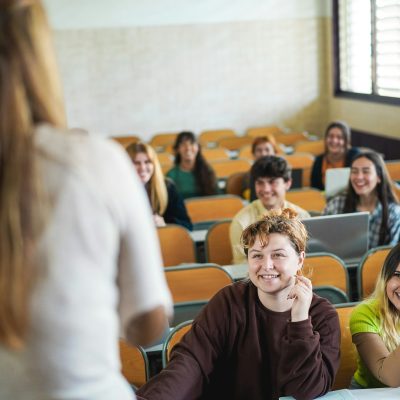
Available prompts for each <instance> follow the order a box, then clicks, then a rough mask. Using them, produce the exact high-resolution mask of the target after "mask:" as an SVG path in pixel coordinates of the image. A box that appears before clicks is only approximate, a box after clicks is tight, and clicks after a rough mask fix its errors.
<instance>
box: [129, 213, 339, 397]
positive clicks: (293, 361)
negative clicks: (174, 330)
mask: <svg viewBox="0 0 400 400" xmlns="http://www.w3.org/2000/svg"><path fill="white" fill-rule="evenodd" d="M306 241H307V231H306V229H305V227H304V225H303V224H302V223H301V221H300V220H299V219H298V218H297V216H296V213H295V212H294V211H293V210H291V209H285V210H283V211H273V212H270V213H269V214H268V215H267V216H265V217H264V218H263V219H262V220H260V221H258V222H256V223H254V224H252V225H250V226H249V227H248V228H246V229H245V230H244V232H243V235H242V244H243V247H244V249H245V253H246V255H247V259H248V264H249V278H250V279H249V280H247V281H243V282H238V283H235V284H232V285H230V286H227V287H225V288H224V289H222V290H221V291H220V292H219V293H217V294H216V295H215V296H214V297H213V298H212V299H211V300H210V302H209V303H208V305H207V306H206V307H205V308H204V309H203V312H202V313H201V314H200V315H199V316H198V318H196V320H195V321H194V323H193V326H192V329H191V330H190V331H189V332H188V333H187V334H186V335H185V336H184V338H183V339H182V341H181V342H180V343H179V344H178V345H176V346H175V347H174V349H173V351H172V353H171V359H170V362H169V364H168V366H167V367H166V368H165V369H164V370H162V371H161V372H160V373H159V374H158V375H157V376H156V377H154V378H153V379H151V380H150V381H149V382H148V383H147V384H146V385H144V386H143V387H142V388H141V389H140V390H139V391H138V393H137V395H138V398H139V399H140V398H142V399H149V400H155V399H160V400H161V399H162V400H193V399H207V400H212V399H219V400H220V399H231V400H234V399H252V400H258V399H260V400H261V399H262V400H267V399H272V400H275V399H278V398H279V396H288V395H291V396H294V397H295V398H296V399H313V398H315V397H317V396H321V395H323V394H324V393H326V392H327V391H329V389H330V388H331V386H332V384H333V381H334V378H335V374H336V371H337V369H338V366H339V347H340V327H339V320H338V316H337V313H336V310H335V309H334V308H333V306H332V305H331V304H330V303H329V302H328V301H327V300H325V299H323V298H321V297H318V296H316V295H315V294H313V292H312V285H311V282H310V280H309V279H307V278H306V277H304V276H303V275H302V273H301V271H302V266H303V262H304V256H305V253H304V252H305V248H306Z"/></svg>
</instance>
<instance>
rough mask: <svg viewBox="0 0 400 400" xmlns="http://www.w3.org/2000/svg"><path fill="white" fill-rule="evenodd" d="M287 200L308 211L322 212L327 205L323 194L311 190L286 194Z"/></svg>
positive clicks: (304, 189)
mask: <svg viewBox="0 0 400 400" xmlns="http://www.w3.org/2000/svg"><path fill="white" fill-rule="evenodd" d="M286 200H287V201H290V202H291V203H293V204H296V206H299V207H301V208H303V209H304V210H306V211H318V212H322V211H323V209H324V208H325V205H326V199H325V196H324V194H323V192H322V191H320V190H318V189H311V188H303V189H293V190H289V192H287V193H286Z"/></svg>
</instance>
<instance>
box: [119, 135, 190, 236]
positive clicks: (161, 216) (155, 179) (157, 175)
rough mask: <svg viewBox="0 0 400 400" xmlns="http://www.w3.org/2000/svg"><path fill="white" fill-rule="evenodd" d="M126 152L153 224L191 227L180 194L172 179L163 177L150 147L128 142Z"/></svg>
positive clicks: (154, 153) (140, 143) (155, 155)
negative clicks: (140, 186)
mask: <svg viewBox="0 0 400 400" xmlns="http://www.w3.org/2000/svg"><path fill="white" fill-rule="evenodd" d="M126 151H127V152H128V154H129V157H130V158H131V160H132V162H133V164H134V165H135V168H136V171H137V173H138V175H139V178H140V180H141V181H142V183H143V185H144V187H145V189H146V192H147V196H148V198H149V201H150V205H151V208H152V211H153V218H154V223H155V224H156V226H157V227H160V226H165V225H166V224H178V225H181V226H183V227H185V228H187V229H189V230H192V227H193V226H192V221H191V220H190V217H189V215H188V213H187V210H186V207H185V203H184V202H183V199H182V196H181V195H180V194H179V193H178V191H177V189H176V186H175V184H174V182H173V181H172V180H171V179H169V178H164V175H163V173H162V170H161V165H160V162H159V161H158V158H157V154H156V152H155V151H154V149H153V148H152V147H151V146H150V145H148V144H146V143H142V142H138V143H132V144H131V145H129V146H128V147H127V149H126Z"/></svg>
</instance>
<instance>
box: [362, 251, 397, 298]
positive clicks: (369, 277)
mask: <svg viewBox="0 0 400 400" xmlns="http://www.w3.org/2000/svg"><path fill="white" fill-rule="evenodd" d="M392 247H393V246H379V247H375V248H373V249H370V250H369V251H368V252H367V253H366V254H365V255H364V257H363V258H362V259H361V261H360V264H359V266H358V270H357V283H358V294H359V297H360V300H362V299H364V298H365V297H368V296H369V295H370V294H371V293H372V292H373V291H374V289H375V284H376V281H377V279H378V276H379V274H380V272H381V269H382V267H383V263H384V262H385V259H386V257H387V255H388V254H389V252H390V250H391V249H392Z"/></svg>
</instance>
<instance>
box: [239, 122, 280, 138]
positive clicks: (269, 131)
mask: <svg viewBox="0 0 400 400" xmlns="http://www.w3.org/2000/svg"><path fill="white" fill-rule="evenodd" d="M281 133H283V130H282V129H281V128H279V126H277V125H269V126H257V127H254V128H249V129H247V131H246V136H250V137H253V138H254V137H257V136H268V135H273V136H276V135H279V134H281Z"/></svg>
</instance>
